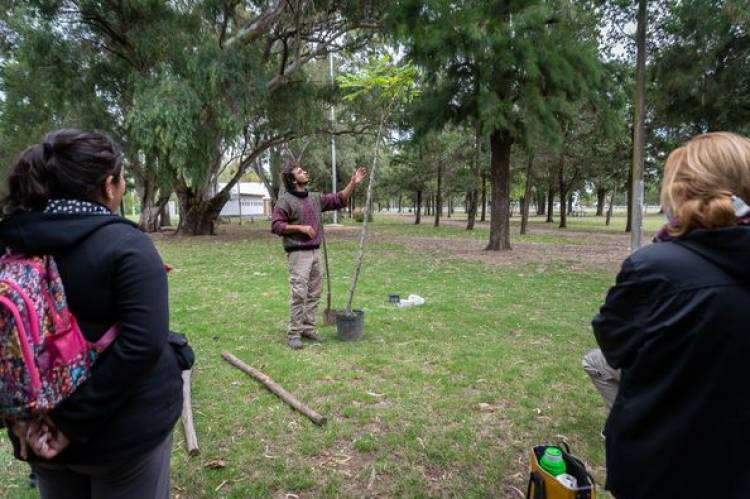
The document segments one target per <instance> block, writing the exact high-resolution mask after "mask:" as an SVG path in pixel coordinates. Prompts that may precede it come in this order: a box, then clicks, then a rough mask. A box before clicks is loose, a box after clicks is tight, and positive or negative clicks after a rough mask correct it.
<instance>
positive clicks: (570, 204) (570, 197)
mask: <svg viewBox="0 0 750 499" xmlns="http://www.w3.org/2000/svg"><path fill="white" fill-rule="evenodd" d="M572 214H573V193H572V192H571V193H569V194H568V215H572Z"/></svg>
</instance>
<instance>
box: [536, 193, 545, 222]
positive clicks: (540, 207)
mask: <svg viewBox="0 0 750 499" xmlns="http://www.w3.org/2000/svg"><path fill="white" fill-rule="evenodd" d="M546 208H547V197H546V195H545V194H544V191H543V190H542V189H540V188H539V186H538V185H537V186H536V214H537V216H541V215H545V214H546V213H547V210H546Z"/></svg>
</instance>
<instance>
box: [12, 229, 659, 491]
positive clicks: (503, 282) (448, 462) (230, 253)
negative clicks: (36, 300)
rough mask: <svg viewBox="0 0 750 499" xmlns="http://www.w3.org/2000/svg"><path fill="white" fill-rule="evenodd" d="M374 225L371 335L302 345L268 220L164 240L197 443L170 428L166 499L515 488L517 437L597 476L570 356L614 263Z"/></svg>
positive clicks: (336, 249)
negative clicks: (565, 452)
mask: <svg viewBox="0 0 750 499" xmlns="http://www.w3.org/2000/svg"><path fill="white" fill-rule="evenodd" d="M591 218H592V220H593V221H598V222H599V225H597V224H595V223H594V222H593V221H592V222H589V221H588V220H587V219H586V218H583V219H581V220H580V221H579V220H577V219H573V218H571V219H569V222H570V224H571V229H568V232H566V231H565V230H561V231H557V230H553V229H550V230H547V231H545V232H544V233H543V234H536V235H534V231H535V229H536V228H538V227H541V226H542V222H541V219H540V220H539V221H537V220H532V227H531V232H532V235H530V236H526V239H519V238H518V236H514V237H515V241H532V242H535V243H539V244H548V245H550V248H551V249H554V247H555V246H556V245H561V244H569V245H581V244H588V243H589V242H588V241H589V240H588V239H587V238H586V237H584V236H585V235H586V234H587V233H588V231H591V232H596V231H597V230H604V229H603V227H604V224H603V221H602V220H601V219H593V217H591ZM647 220H651V219H647ZM427 221H429V222H431V219H426V222H427ZM620 222H621V220H620V219H616V220H615V221H614V223H620ZM516 223H517V222H516ZM614 223H613V224H614ZM649 223H652V222H650V221H647V227H649V225H648V224H649ZM659 223H660V222H658V223H657V222H653V225H654V228H656V227H658V225H659ZM547 225H549V224H547ZM372 227H373V233H372V237H371V238H370V240H369V241H368V246H367V249H366V253H365V261H364V267H363V272H362V275H361V279H360V283H359V287H358V292H357V295H356V296H355V304H356V305H357V306H358V307H359V308H362V309H363V310H365V312H366V316H365V337H364V338H363V340H361V341H359V342H354V343H345V342H340V341H337V340H336V339H335V328H321V333H322V335H323V336H324V337H325V340H326V341H325V342H324V343H323V344H321V345H307V346H306V348H305V349H304V350H302V351H299V352H294V351H292V350H290V349H289V348H288V347H287V346H286V332H285V327H286V318H287V296H288V289H287V269H286V259H285V257H284V254H283V251H282V249H281V244H280V242H279V240H278V239H276V238H273V237H269V235H268V234H267V230H266V226H265V224H264V223H257V222H256V223H254V224H246V225H243V226H242V227H236V226H235V227H222V228H221V229H220V230H221V231H222V232H224V235H221V236H219V237H217V238H212V237H200V238H192V239H175V238H172V237H169V236H164V237H159V238H158V241H157V246H158V248H159V250H160V252H161V254H162V256H163V258H164V260H165V261H166V262H169V263H171V264H173V265H174V266H175V271H174V272H173V273H172V274H171V275H170V278H169V279H170V293H171V318H172V327H173V329H175V330H178V331H182V332H184V333H186V334H187V335H188V336H189V337H190V339H191V342H192V343H193V345H194V348H195V350H196V353H197V356H198V361H197V363H196V366H195V369H194V384H193V403H194V411H195V422H196V429H197V433H198V439H199V443H200V445H201V454H200V455H199V456H198V457H194V458H188V456H187V454H186V453H185V451H184V445H183V438H182V434H181V431H180V428H179V427H178V431H176V433H175V448H174V452H173V455H172V463H173V465H172V479H173V496H174V497H178V496H179V497H181V498H188V497H189V498H193V497H196V498H199V497H236V498H245V497H282V498H283V497H295V496H296V497H300V498H302V497H362V496H382V497H399V496H407V497H434V496H441V497H442V496H455V497H520V496H519V495H518V492H517V491H516V490H514V488H515V489H518V490H521V489H523V490H525V485H526V479H527V472H526V453H527V452H528V449H529V448H530V447H531V446H533V445H535V444H537V443H540V442H545V441H558V440H562V439H565V440H567V441H568V442H569V443H570V445H571V447H572V449H573V451H574V452H575V453H576V454H578V455H579V456H580V457H582V458H583V459H584V460H585V461H587V463H588V464H589V465H590V467H591V469H592V471H593V472H594V475H595V477H597V478H598V479H599V480H602V479H603V478H604V469H603V463H604V450H603V442H602V441H601V437H600V434H599V432H600V431H601V428H602V425H603V423H604V419H605V411H604V408H603V405H602V402H601V399H600V397H599V395H598V393H597V392H596V391H595V390H594V389H593V387H591V386H590V384H589V382H588V379H587V377H586V376H585V374H584V373H583V371H582V370H581V368H580V365H581V362H580V359H581V356H582V355H583V354H584V353H585V352H586V351H587V350H588V349H589V348H592V347H594V345H595V343H594V339H593V336H592V334H591V330H590V326H589V323H590V320H591V317H592V316H593V315H594V313H595V312H596V311H597V309H598V307H599V305H600V304H601V302H602V299H603V296H604V293H605V292H606V290H607V288H608V287H609V286H610V285H611V283H612V282H613V279H614V274H613V272H612V270H611V269H609V270H603V269H601V268H599V269H597V268H590V269H584V270H581V269H578V270H577V271H576V272H572V271H570V270H569V269H568V268H567V267H566V266H564V265H559V266H556V265H554V261H545V262H535V261H528V262H525V263H516V264H513V265H492V264H488V263H482V262H479V261H471V260H467V259H460V258H459V257H457V256H454V255H451V254H439V253H435V252H424V254H422V253H420V252H418V251H415V250H414V247H413V246H409V245H406V244H401V243H400V242H399V237H401V236H403V237H420V238H438V237H443V238H446V239H460V238H474V239H476V238H480V239H486V237H487V228H486V227H479V228H478V229H477V231H476V233H474V234H471V233H468V234H467V233H466V231H464V230H463V228H462V227H460V226H446V227H440V228H438V229H435V228H432V227H427V226H422V227H417V228H414V227H413V226H411V225H408V224H406V223H399V221H398V220H397V219H385V220H383V219H380V218H378V219H376V222H375V224H373V226H372ZM574 229H575V230H576V231H578V230H580V232H575V233H572V232H570V231H572V230H574ZM610 230H615V229H614V228H612V229H610ZM513 231H514V233H517V227H514V230H513ZM582 235H583V236H582ZM647 235H650V233H647ZM646 239H648V237H647V238H646ZM591 244H593V243H591ZM623 244H625V245H627V239H626V236H624V237H623ZM355 245H356V241H355V240H353V239H352V238H349V239H347V238H337V237H336V235H335V234H331V240H330V242H329V252H330V256H331V272H332V274H333V279H332V284H333V295H334V306H335V307H339V308H341V307H343V304H344V300H345V294H346V290H347V289H348V285H349V281H350V279H351V272H352V270H353V266H354V252H355ZM550 255H551V256H550V258H554V251H551V252H550ZM389 293H399V294H400V295H402V296H406V295H408V294H411V293H415V294H419V295H421V296H423V297H424V298H425V299H426V304H425V305H422V306H420V307H414V308H406V309H398V308H395V307H394V306H393V305H389V304H388V303H387V296H388V294H389ZM324 306H325V293H324V297H323V303H322V304H321V310H322V308H323V307H324ZM224 350H228V351H230V352H232V353H233V354H234V355H236V356H237V357H239V358H240V359H242V360H243V361H245V362H246V363H248V364H250V365H252V366H254V367H256V368H258V369H260V370H262V371H263V372H265V373H266V374H267V375H269V376H271V377H272V378H273V379H274V380H276V381H277V382H278V383H279V384H281V385H282V386H284V387H285V388H286V389H287V390H289V391H290V392H292V393H294V394H295V395H296V396H297V397H298V398H299V399H300V400H302V401H303V402H305V403H306V404H308V405H309V406H310V407H312V408H314V409H315V410H317V411H318V412H319V413H321V414H323V415H325V416H327V417H328V424H327V425H326V426H325V427H323V428H319V427H317V426H315V425H313V424H312V423H311V422H310V421H308V420H307V419H306V418H305V417H304V416H302V415H300V414H298V413H296V412H294V411H293V410H291V409H290V408H289V407H287V406H286V405H285V404H283V403H282V402H281V401H280V400H279V399H278V398H277V397H276V396H274V395H273V394H271V393H270V392H268V391H267V390H266V389H265V388H263V387H262V386H261V385H260V384H259V383H258V382H256V381H254V380H253V379H251V378H249V377H248V376H246V375H245V374H243V373H242V372H240V371H239V370H237V369H236V368H234V367H232V366H230V365H229V364H227V363H226V362H224V361H223V360H222V359H221V356H220V354H221V352H222V351H224ZM26 470H27V468H26V466H25V465H24V464H23V463H18V462H15V461H14V460H13V459H12V458H11V456H10V451H9V448H8V445H7V442H6V439H3V440H2V443H0V497H34V494H31V493H30V492H29V489H28V487H27V486H26V484H25V474H26ZM287 494H293V495H292V496H289V495H287Z"/></svg>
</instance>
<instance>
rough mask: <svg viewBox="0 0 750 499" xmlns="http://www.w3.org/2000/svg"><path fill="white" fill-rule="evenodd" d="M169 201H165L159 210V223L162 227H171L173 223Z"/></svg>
mask: <svg viewBox="0 0 750 499" xmlns="http://www.w3.org/2000/svg"><path fill="white" fill-rule="evenodd" d="M167 204H168V201H167V203H164V204H163V205H162V207H161V209H160V210H159V224H160V225H161V226H162V227H169V226H171V225H172V219H171V218H170V216H169V207H168V206H167Z"/></svg>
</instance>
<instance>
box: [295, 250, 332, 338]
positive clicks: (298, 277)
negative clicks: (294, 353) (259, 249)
mask: <svg viewBox="0 0 750 499" xmlns="http://www.w3.org/2000/svg"><path fill="white" fill-rule="evenodd" d="M287 256H288V258H289V295H290V300H289V329H288V330H287V336H288V337H289V338H290V339H291V338H299V337H300V336H309V335H311V334H313V333H315V315H316V313H317V311H318V303H319V302H320V294H321V292H322V291H323V272H322V270H321V265H320V250H317V249H313V250H301V251H292V252H291V253H289V254H288V255H287Z"/></svg>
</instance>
